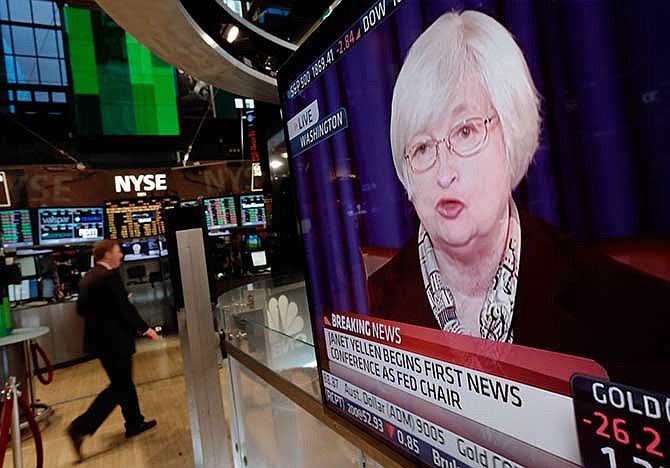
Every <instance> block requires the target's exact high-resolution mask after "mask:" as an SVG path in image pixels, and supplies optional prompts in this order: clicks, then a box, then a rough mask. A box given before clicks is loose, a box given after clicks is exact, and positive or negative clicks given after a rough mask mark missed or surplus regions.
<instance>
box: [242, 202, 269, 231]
mask: <svg viewBox="0 0 670 468" xmlns="http://www.w3.org/2000/svg"><path fill="white" fill-rule="evenodd" d="M240 213H241V215H242V226H263V225H265V224H267V219H266V216H265V198H264V197H263V195H241V196H240Z"/></svg>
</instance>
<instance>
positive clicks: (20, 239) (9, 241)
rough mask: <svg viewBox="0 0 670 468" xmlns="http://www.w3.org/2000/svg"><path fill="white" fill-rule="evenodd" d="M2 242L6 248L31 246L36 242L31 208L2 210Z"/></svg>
mask: <svg viewBox="0 0 670 468" xmlns="http://www.w3.org/2000/svg"><path fill="white" fill-rule="evenodd" d="M0 228H1V229H2V244H3V247H4V248H6V249H15V248H18V247H30V246H31V245H34V244H35V239H34V238H33V223H32V221H31V219H30V210H0Z"/></svg>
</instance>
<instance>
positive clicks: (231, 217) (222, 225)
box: [202, 196, 238, 234]
mask: <svg viewBox="0 0 670 468" xmlns="http://www.w3.org/2000/svg"><path fill="white" fill-rule="evenodd" d="M202 206H203V209H204V211H205V222H206V223H207V230H208V231H209V232H210V234H215V233H217V232H218V231H220V230H222V229H228V228H233V227H237V226H238V222H237V211H236V208H235V197H233V196H228V197H218V198H206V199H204V200H203V201H202Z"/></svg>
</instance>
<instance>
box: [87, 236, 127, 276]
mask: <svg viewBox="0 0 670 468" xmlns="http://www.w3.org/2000/svg"><path fill="white" fill-rule="evenodd" d="M93 258H94V259H95V261H96V262H104V263H106V264H107V265H109V266H110V267H111V268H112V269H115V268H118V267H120V266H121V262H122V261H123V252H121V247H120V246H119V243H118V242H117V241H115V240H111V239H104V240H101V241H98V242H96V243H95V244H93Z"/></svg>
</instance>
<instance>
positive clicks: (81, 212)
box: [37, 207, 105, 245]
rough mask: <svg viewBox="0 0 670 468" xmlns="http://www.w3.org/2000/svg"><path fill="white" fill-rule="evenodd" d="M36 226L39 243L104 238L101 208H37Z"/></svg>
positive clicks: (74, 241)
mask: <svg viewBox="0 0 670 468" xmlns="http://www.w3.org/2000/svg"><path fill="white" fill-rule="evenodd" d="M37 226H38V236H39V244H40V245H56V244H72V243H77V242H95V241H98V240H102V239H103V238H104V233H105V231H104V213H103V208H102V207H86V208H39V209H38V210H37Z"/></svg>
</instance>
